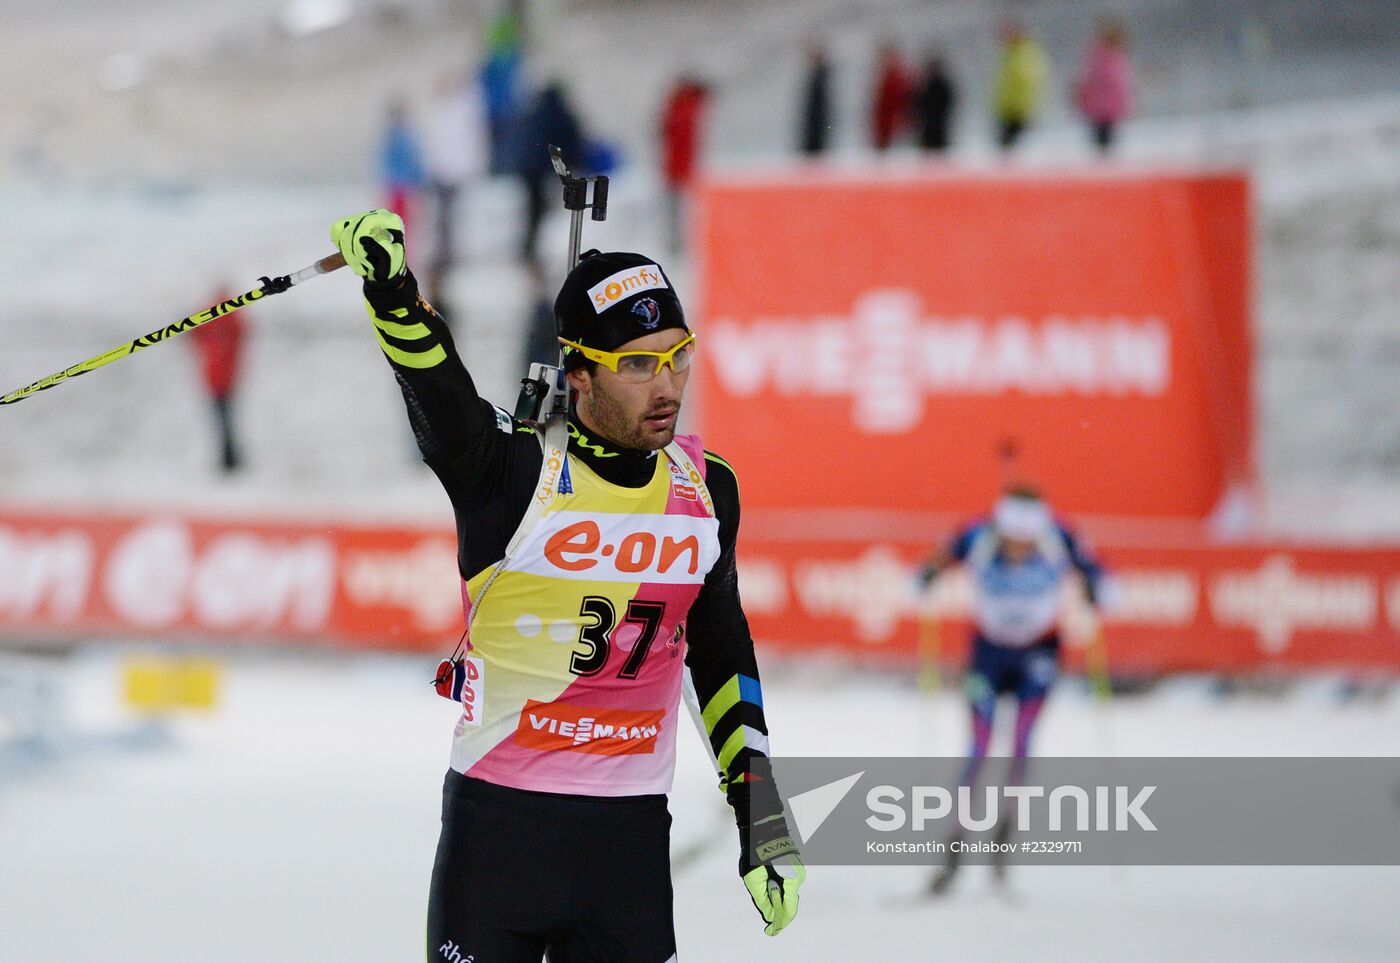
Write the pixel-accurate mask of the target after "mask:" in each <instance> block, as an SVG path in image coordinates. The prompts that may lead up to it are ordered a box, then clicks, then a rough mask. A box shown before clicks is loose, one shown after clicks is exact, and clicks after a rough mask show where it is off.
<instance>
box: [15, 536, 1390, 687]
mask: <svg viewBox="0 0 1400 963" xmlns="http://www.w3.org/2000/svg"><path fill="white" fill-rule="evenodd" d="M928 553H929V545H928V543H926V542H923V541H915V540H913V539H912V538H910V539H899V538H894V539H887V540H882V539H874V540H872V539H870V538H863V539H854V538H850V539H846V538H824V539H819V540H812V539H805V538H803V539H799V538H781V537H773V536H771V535H767V534H764V533H762V532H761V531H755V532H750V533H748V534H745V535H744V536H742V539H741V543H740V557H739V562H740V589H741V592H742V595H743V600H744V609H745V612H746V613H747V614H748V618H749V623H750V625H751V626H752V629H753V633H754V637H755V638H756V639H757V640H758V641H759V643H760V645H762V646H765V647H772V648H774V649H785V650H811V649H827V650H837V651H840V652H842V653H844V654H847V655H850V656H853V657H855V658H857V659H859V660H869V661H872V662H882V661H883V662H894V663H899V664H909V663H911V662H912V661H913V660H914V659H915V657H916V655H917V653H916V639H917V637H918V621H919V619H920V618H921V617H927V613H929V612H934V613H936V614H935V615H934V616H933V618H934V620H935V621H936V623H937V624H938V625H939V626H940V627H941V631H940V632H939V636H940V639H941V656H942V658H943V659H945V660H946V661H950V662H957V661H958V660H960V659H961V658H962V656H963V653H964V651H965V648H966V631H965V620H966V616H967V613H968V611H969V609H970V607H969V601H970V598H971V596H970V591H971V590H970V586H969V585H968V583H967V582H966V581H965V580H964V579H961V578H959V577H958V576H957V575H956V574H954V575H950V576H949V577H947V578H945V579H941V580H940V581H939V583H937V585H936V587H935V590H934V592H933V594H932V596H931V599H929V598H924V599H921V598H919V597H918V596H916V594H915V593H914V592H913V590H912V587H911V585H912V578H913V572H914V569H915V566H916V565H917V564H918V563H919V561H921V560H922V559H923V558H924V557H925V556H926V555H927V554H928ZM1099 554H1100V555H1101V556H1102V558H1103V559H1104V561H1105V562H1106V564H1107V566H1108V568H1109V570H1110V573H1111V575H1112V578H1113V582H1114V590H1113V591H1112V592H1111V599H1112V602H1113V605H1112V608H1111V609H1110V611H1109V612H1108V614H1107V617H1106V620H1105V623H1104V624H1105V631H1106V634H1107V637H1108V639H1109V644H1110V660H1111V664H1112V666H1113V669H1114V671H1115V672H1128V673H1157V672H1165V671H1176V670H1202V671H1256V670H1262V669H1270V668H1278V669H1284V670H1297V669H1313V668H1326V667H1339V668H1352V669H1380V670H1386V671H1395V670H1400V547H1397V548H1383V549H1380V548H1378V549H1331V548H1315V547H1306V548H1302V547H1296V546H1287V545H1254V546H1249V547H1212V546H1206V545H1200V546H1194V547H1192V546H1182V547H1175V548H1167V547H1162V548H1144V547H1141V546H1140V545H1137V544H1134V545H1131V546H1127V545H1116V544H1113V543H1112V542H1106V543H1103V544H1100V546H1099ZM456 573H457V563H456V549H455V540H454V535H453V533H452V532H451V531H450V530H447V529H436V528H413V527H406V526H393V527H383V528H371V527H355V526H349V525H344V524H315V523H290V522H276V523H271V522H236V521H227V520H224V521H210V520H204V519H199V518H193V517H184V516H178V515H172V514H168V513H159V514H150V515H143V514H125V515H108V514H101V515H86V514H82V513H77V512H69V513H65V512H58V511H54V512H44V513H39V514H34V513H29V512H17V511H7V510H5V509H0V640H3V639H11V640H15V639H24V640H31V641H49V640H64V639H75V640H76V639H86V638H99V639H111V638H128V639H142V640H145V639H164V640H171V641H177V642H180V641H188V642H199V641H203V642H244V641H261V642H284V643H293V644H312V645H337V646H351V647H358V648H372V649H395V650H414V651H417V650H422V651H436V650H439V649H441V648H442V647H443V646H444V645H446V646H447V647H449V648H450V647H451V644H452V642H453V641H455V640H456V638H457V635H458V634H459V633H460V632H461V625H462V616H461V595H460V588H459V583H458V580H457V574H456ZM1064 629H1065V636H1066V639H1067V641H1068V643H1069V645H1070V652H1071V655H1070V658H1071V662H1073V661H1074V659H1075V658H1077V656H1076V655H1075V651H1076V646H1078V645H1082V644H1083V643H1084V642H1085V641H1086V640H1087V638H1088V637H1089V636H1090V635H1091V634H1092V631H1093V630H1092V627H1091V626H1089V625H1088V624H1087V622H1086V621H1085V620H1084V619H1083V617H1082V613H1080V612H1078V611H1076V610H1075V608H1074V607H1073V606H1068V607H1067V616H1066V619H1065V625H1064Z"/></svg>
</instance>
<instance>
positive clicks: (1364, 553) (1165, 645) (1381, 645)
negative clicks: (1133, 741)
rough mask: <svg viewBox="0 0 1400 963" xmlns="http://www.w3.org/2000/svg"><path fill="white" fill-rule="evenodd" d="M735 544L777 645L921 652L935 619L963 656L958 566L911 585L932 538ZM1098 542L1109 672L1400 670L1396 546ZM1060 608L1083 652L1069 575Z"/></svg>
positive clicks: (1086, 630) (901, 655)
mask: <svg viewBox="0 0 1400 963" xmlns="http://www.w3.org/2000/svg"><path fill="white" fill-rule="evenodd" d="M741 552H742V554H741V557H740V591H741V593H742V595H743V599H744V610H745V612H746V613H747V615H748V618H749V625H750V626H751V628H752V630H753V634H754V637H755V638H759V639H762V640H763V641H764V642H765V643H768V644H769V645H772V646H775V647H781V648H787V649H811V648H830V647H835V648H838V649H840V650H842V651H844V652H846V653H848V654H852V655H855V656H856V657H857V658H866V659H869V660H871V661H889V662H895V663H903V664H907V663H909V662H910V661H912V660H913V659H915V658H916V657H922V656H925V655H927V653H919V652H917V650H916V647H917V646H918V644H919V642H918V639H919V622H920V620H927V621H931V622H933V623H934V625H935V626H937V632H936V635H937V637H938V639H939V648H940V652H939V657H940V659H941V660H942V661H945V662H952V663H959V662H961V661H962V660H963V659H964V658H965V656H966V653H967V651H968V643H969V625H968V618H969V614H970V612H971V600H972V586H971V584H970V582H969V581H968V580H967V578H966V577H965V576H963V575H962V574H961V573H959V572H957V571H956V570H955V571H954V572H952V573H950V574H949V575H947V576H945V577H944V578H941V579H940V580H939V581H938V582H937V583H935V586H934V588H933V590H932V591H931V592H930V593H929V594H928V595H927V596H920V595H919V594H918V593H916V592H915V591H914V589H913V578H914V572H915V570H916V568H917V566H918V565H919V564H920V563H921V562H922V561H923V560H924V559H926V558H927V557H928V556H929V555H930V554H931V552H930V546H929V545H928V544H927V543H923V542H920V543H915V542H912V541H888V542H871V541H868V540H857V539H845V540H823V541H808V540H782V539H766V538H760V539H754V538H746V539H745V540H744V542H743V545H742V547H741ZM1098 552H1099V555H1100V557H1101V558H1102V559H1103V561H1104V562H1105V564H1106V566H1107V568H1108V570H1109V574H1110V577H1111V588H1110V591H1109V593H1108V603H1109V604H1108V606H1107V609H1106V612H1105V614H1104V618H1103V621H1102V628H1103V631H1104V634H1105V638H1106V639H1107V641H1108V645H1109V663H1110V666H1111V668H1112V670H1113V671H1114V672H1115V673H1127V674H1155V673H1159V672H1171V671H1210V672H1235V671H1246V672H1248V671H1260V670H1269V669H1280V670H1297V669H1318V668H1346V669H1377V670H1383V671H1386V672H1395V671H1398V670H1400V548H1388V549H1331V548H1313V547H1307V548H1301V547H1292V546H1286V545H1253V546H1249V547H1210V546H1199V547H1193V548H1187V547H1180V548H1143V547H1137V546H1135V547H1124V546H1115V545H1111V544H1109V545H1100V546H1099V547H1098ZM1064 612H1065V615H1064V618H1063V620H1062V626H1061V628H1062V637H1063V638H1064V639H1065V641H1066V643H1067V646H1068V652H1069V660H1070V663H1071V664H1072V665H1073V664H1078V663H1079V661H1080V660H1081V659H1082V650H1083V649H1084V647H1085V646H1086V645H1087V644H1088V642H1089V641H1090V639H1091V638H1092V637H1093V635H1094V633H1095V631H1096V628H1097V626H1096V624H1095V620H1094V619H1093V617H1092V615H1091V614H1090V613H1089V612H1088V611H1087V607H1085V606H1083V605H1082V603H1080V602H1079V601H1078V596H1077V595H1076V592H1075V591H1074V588H1073V586H1070V585H1067V586H1066V592H1065V606H1064ZM925 633H926V634H927V629H925Z"/></svg>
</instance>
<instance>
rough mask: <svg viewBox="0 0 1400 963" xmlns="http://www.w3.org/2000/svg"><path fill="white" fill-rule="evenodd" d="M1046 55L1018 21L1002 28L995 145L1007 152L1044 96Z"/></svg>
mask: <svg viewBox="0 0 1400 963" xmlns="http://www.w3.org/2000/svg"><path fill="white" fill-rule="evenodd" d="M1045 73H1046V63H1045V51H1044V50H1043V49H1042V48H1041V46H1040V44H1038V43H1036V42H1035V38H1033V37H1032V36H1031V35H1030V34H1029V33H1027V32H1026V29H1025V28H1024V27H1023V26H1022V25H1021V24H1020V23H1018V22H1017V21H1014V20H1008V21H1007V22H1006V23H1005V24H1003V25H1002V53H1001V67H1000V68H999V69H998V70H997V78H996V93H995V104H996V114H997V125H998V129H997V144H998V145H1000V147H1001V149H1002V150H1010V149H1011V147H1013V146H1014V145H1015V143H1016V141H1017V140H1018V139H1019V138H1020V136H1021V134H1022V132H1024V131H1025V129H1026V126H1027V125H1028V124H1029V123H1030V122H1031V119H1032V118H1033V117H1034V116H1035V112H1036V110H1037V109H1038V108H1039V106H1040V99H1041V95H1042V94H1043V93H1044V92H1045Z"/></svg>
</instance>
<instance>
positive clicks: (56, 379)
mask: <svg viewBox="0 0 1400 963" xmlns="http://www.w3.org/2000/svg"><path fill="white" fill-rule="evenodd" d="M344 266H345V258H343V257H342V256H341V255H340V254H339V253H338V252H337V253H335V254H332V255H331V256H330V257H323V258H321V260H319V261H317V262H316V263H315V264H313V265H311V266H310V267H307V268H302V269H301V270H300V271H297V272H296V273H295V274H284V275H282V276H281V277H276V278H269V277H262V278H259V280H260V281H262V282H263V283H262V285H261V286H260V287H256V288H254V289H253V290H251V291H248V292H247V293H245V294H240V295H239V296H238V297H236V298H230V299H229V300H227V301H221V302H220V303H218V304H214V305H211V306H209V307H207V308H205V309H204V310H203V311H200V312H199V313H197V314H192V315H190V316H189V317H187V318H182V319H181V320H179V321H176V322H175V323H174V324H168V325H166V326H165V327H163V328H159V329H157V330H155V331H152V332H151V333H150V334H147V335H143V336H142V337H139V338H137V339H136V340H134V341H129V342H127V343H126V344H123V345H119V346H118V347H115V348H113V349H112V350H111V351H106V352H103V353H102V354H99V355H97V356H96V357H92V358H88V359H87V360H86V361H81V362H79V363H78V364H75V365H73V366H71V367H68V368H64V369H63V370H62V371H59V372H56V373H54V374H51V375H49V376H48V377H47V378H40V379H39V380H38V381H36V382H34V383H33V384H31V385H26V386H25V387H23V388H19V389H17V390H15V391H11V392H10V393H9V394H7V395H5V396H4V397H3V398H0V405H12V404H14V403H15V402H18V401H23V400H24V399H25V398H28V397H29V396H30V395H32V394H35V393H36V392H40V391H44V390H46V389H48V388H52V387H53V386H54V385H58V384H62V383H63V382H65V381H70V380H72V379H73V378H76V377H78V376H79V375H85V374H87V373H88V372H89V371H96V370H97V369H98V368H102V367H105V366H106V365H109V364H111V363H112V362H114V361H120V360H121V359H122V358H125V357H127V356H129V355H133V354H135V353H136V352H138V351H140V350H141V349H143V348H149V347H150V346H151V345H153V344H160V343H161V342H162V341H166V340H169V339H170V338H173V337H175V336H176V335H177V334H184V333H185V332H186V331H192V330H194V329H195V328H197V327H199V326H200V325H201V324H207V323H209V322H210V321H213V320H214V319H215V318H222V317H223V316H224V315H226V314H232V313H233V312H235V311H237V310H238V309H239V308H244V307H247V306H248V305H249V304H252V303H253V302H254V301H257V300H260V299H262V298H265V297H267V296H268V295H272V294H281V293H282V292H283V291H285V290H287V289H288V288H290V287H292V286H294V285H297V284H300V283H302V282H303V281H307V280H310V279H311V278H314V277H316V276H318V275H321V274H329V273H330V272H331V271H335V270H339V269H340V268H343V267H344Z"/></svg>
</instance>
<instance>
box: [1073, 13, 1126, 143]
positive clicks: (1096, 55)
mask: <svg viewBox="0 0 1400 963" xmlns="http://www.w3.org/2000/svg"><path fill="white" fill-rule="evenodd" d="M1075 99H1076V101H1077V102H1078V105H1079V112H1080V113H1081V114H1083V115H1084V119H1085V120H1087V121H1088V122H1089V128H1090V132H1091V133H1092V135H1093V138H1094V144H1095V145H1096V146H1097V147H1098V149H1099V150H1100V152H1103V153H1107V152H1108V150H1109V148H1111V147H1112V146H1113V135H1114V131H1115V130H1116V128H1117V126H1118V124H1120V123H1121V122H1122V121H1123V120H1125V119H1126V118H1127V117H1128V115H1129V114H1131V113H1132V112H1133V68H1132V65H1131V64H1129V63H1128V54H1127V51H1126V50H1125V49H1124V37H1123V27H1122V24H1120V23H1119V22H1118V21H1116V20H1113V19H1111V18H1110V19H1106V20H1104V21H1103V22H1102V23H1101V24H1100V25H1099V33H1098V37H1097V38H1096V39H1095V41H1094V43H1093V44H1092V45H1090V46H1089V47H1088V48H1087V49H1086V50H1085V52H1084V63H1083V64H1082V65H1081V67H1080V70H1079V83H1078V84H1077V85H1076V88H1075Z"/></svg>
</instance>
